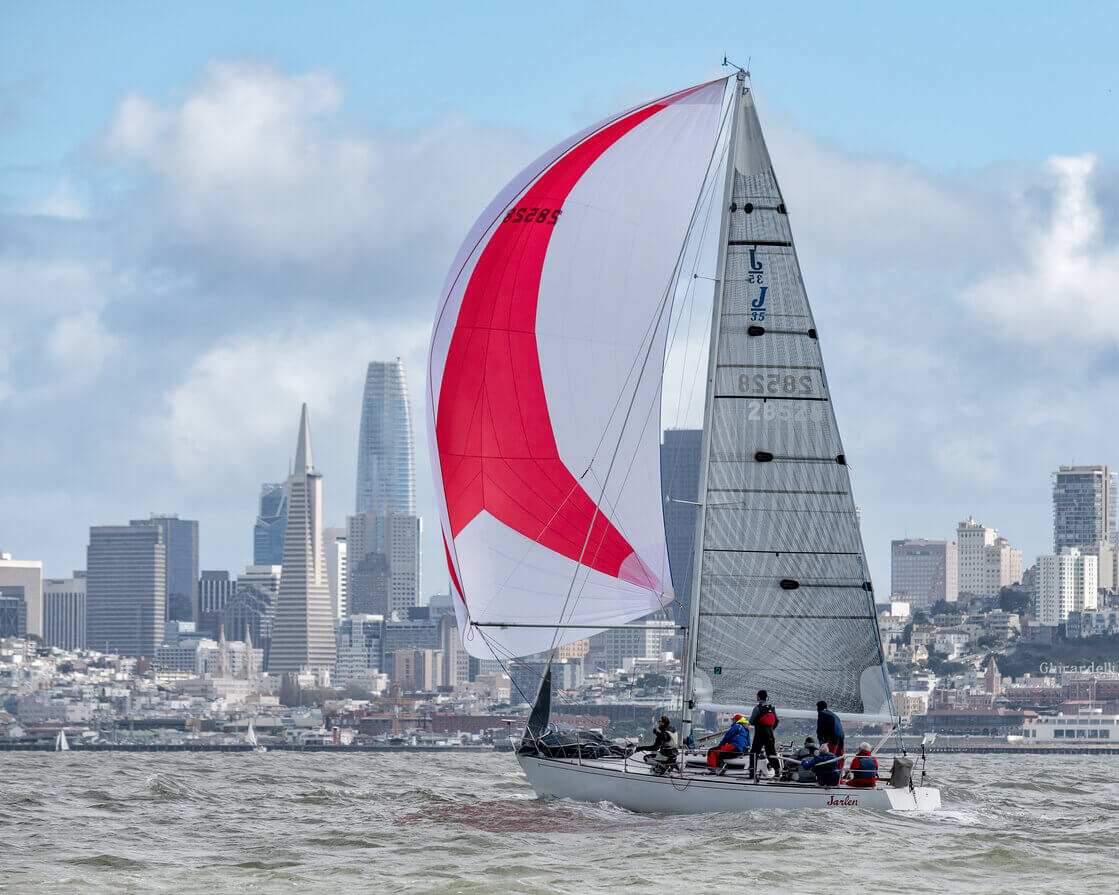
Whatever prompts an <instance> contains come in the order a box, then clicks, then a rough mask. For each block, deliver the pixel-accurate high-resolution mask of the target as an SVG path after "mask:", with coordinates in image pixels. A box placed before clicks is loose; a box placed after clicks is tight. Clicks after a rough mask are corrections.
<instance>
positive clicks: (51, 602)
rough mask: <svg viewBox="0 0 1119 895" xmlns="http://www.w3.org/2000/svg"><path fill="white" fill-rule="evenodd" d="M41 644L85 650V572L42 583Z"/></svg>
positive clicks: (48, 579)
mask: <svg viewBox="0 0 1119 895" xmlns="http://www.w3.org/2000/svg"><path fill="white" fill-rule="evenodd" d="M43 643H45V644H46V645H47V646H57V647H58V648H59V649H67V650H78V649H85V572H75V573H74V577H73V578H47V579H46V580H44V581H43Z"/></svg>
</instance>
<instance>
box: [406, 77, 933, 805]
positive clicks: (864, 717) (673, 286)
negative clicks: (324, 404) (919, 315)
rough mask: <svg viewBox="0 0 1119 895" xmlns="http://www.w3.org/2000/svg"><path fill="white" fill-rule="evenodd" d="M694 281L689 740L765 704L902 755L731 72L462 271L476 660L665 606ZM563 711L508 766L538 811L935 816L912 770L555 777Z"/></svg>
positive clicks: (494, 236)
mask: <svg viewBox="0 0 1119 895" xmlns="http://www.w3.org/2000/svg"><path fill="white" fill-rule="evenodd" d="M704 240H707V242H708V243H713V250H710V251H706V252H705V251H704V248H703V245H704ZM712 256H714V258H713V259H712ZM712 265H713V266H712ZM701 282H706V283H710V284H711V305H712V312H711V326H710V333H709V341H710V349H709V352H708V369H707V379H706V394H705V402H704V426H703V438H702V452H701V453H702V457H701V467H700V499H699V501H698V507H697V511H696V513H697V528H696V535H695V544H694V551H695V552H694V561H693V579H692V587H691V594H692V596H691V600H690V606H689V610H688V624H687V626H686V633H685V639H686V647H685V649H684V656H683V662H682V664H683V692H682V697H681V702H680V712H681V721H680V733H681V737H682V739H683V740H685V741H688V740H689V738H690V735H691V734H692V732H693V725H694V724H695V722H696V720H697V716H698V715H699V714H700V713H718V712H728V713H729V712H742V713H744V714H748V713H749V710H750V708H751V707H752V705H753V703H754V693H755V691H756V690H758V689H763V688H764V689H766V690H768V692H769V696H770V701H771V702H773V703H774V704H775V705H776V706H777V707H778V712H779V715H780V717H782V718H790V717H812V718H815V717H816V708H815V707H816V702H817V700H820V699H823V700H826V702H827V703H828V704H829V706H830V707H831V708H832V709H833V710H835V711H836V712H837V713H838V714H839V716H840V717H841V718H843V719H845V720H847V721H848V722H854V723H859V722H864V723H874V724H882V725H885V729H890V728H893V729H896V727H897V718H896V717H895V713H894V711H893V707H892V699H891V691H890V681H889V677H888V674H887V670H886V664H885V656H884V651H883V647H882V640H881V636H880V633H879V630H878V624H877V618H876V615H875V610H874V596H873V590H872V587H871V583H870V578H869V575H868V572H867V564H866V559H865V552H864V549H863V544H862V537H861V533H860V530H859V522H858V517H857V511H856V508H855V504H854V501H853V498H852V495H851V487H850V477H849V471H848V467H847V460H846V455H845V453H844V449H843V446H842V444H841V442H840V438H839V431H838V427H837V425H836V419H835V413H834V409H833V407H832V402H831V392H830V390H829V387H828V382H827V379H826V377H825V375H824V365H823V360H822V355H821V351H820V333H819V332H818V330H817V328H816V324H815V322H814V320H813V317H812V312H811V310H810V308H809V305H808V299H807V296H806V293H805V289H804V285H803V282H802V279H801V275H800V269H799V265H798V262H797V256H796V251H795V248H794V246H793V240H792V232H791V229H790V226H789V214H788V209H787V207H786V204H785V200H784V198H783V196H782V194H781V190H780V188H779V187H778V184H777V179H776V176H775V175H774V171H773V165H772V162H771V160H770V156H769V152H768V150H767V148H766V144H765V140H764V138H763V136H762V130H761V126H760V124H759V121H758V116H757V112H756V109H755V105H754V100H753V96H752V90H751V88H750V86H749V84H748V82H747V79H746V73H745V72H744V71H742V70H739V71H738V73H737V74H736V75H733V76H731V77H729V78H724V79H719V80H716V81H712V82H709V83H706V84H701V85H699V86H696V87H692V88H690V89H687V90H682V91H680V92H678V93H673V94H670V95H668V96H665V97H661V98H660V99H656V100H653V101H652V102H649V103H645V104H643V105H640V106H637V107H635V108H632V109H629V110H628V111H625V112H622V113H620V114H618V115H615V116H613V117H611V118H608V119H606V120H604V121H602V122H600V123H598V124H596V125H594V126H593V127H590V128H588V129H586V130H584V131H582V132H580V133H578V134H575V135H574V136H572V137H570V138H569V139H567V140H565V141H563V142H562V143H560V144H559V145H557V146H555V147H553V148H552V149H550V150H549V151H548V152H546V153H544V155H542V156H541V157H540V158H539V159H537V160H536V161H535V162H533V163H532V164H531V165H529V166H528V167H527V168H526V169H525V170H524V171H522V172H521V173H520V174H519V175H517V177H515V178H514V179H513V180H512V181H511V182H510V183H509V184H508V185H507V186H506V187H505V188H504V189H503V190H502V191H501V192H500V193H499V194H498V195H497V196H496V197H495V198H494V200H493V201H492V202H491V203H490V205H489V206H488V207H487V208H486V210H485V211H484V212H483V213H482V215H481V217H479V218H478V220H477V222H476V223H475V224H474V227H473V228H472V230H471V231H470V233H469V234H468V235H467V237H466V239H465V241H464V242H463V244H462V247H461V249H460V250H459V252H458V255H457V257H456V258H455V260H454V262H453V264H452V266H451V269H450V271H449V273H448V276H447V279H446V281H445V284H444V288H443V293H442V297H441V301H440V303H439V310H438V315H437V318H436V320H435V325H434V329H433V332H432V338H431V345H430V350H429V359H428V377H427V386H428V390H427V421H428V433H429V438H428V442H429V445H430V449H431V461H432V467H433V470H434V471H435V479H436V492H437V494H438V496H439V498H440V510H441V513H440V522H441V526H442V534H443V540H444V547H445V551H446V558H447V564H448V568H449V572H450V577H451V582H452V585H453V587H454V590H455V597H454V604H455V611H456V614H457V618H458V624H459V628H460V631H461V634H462V638H463V643H464V645H465V647H466V649H467V651H468V652H469V653H470V654H471V655H473V656H477V657H479V658H484V659H497V660H499V661H500V662H502V663H503V664H508V663H509V662H511V661H513V660H516V659H518V658H519V657H525V656H534V655H538V656H543V657H545V658H547V659H551V658H553V657H555V656H556V655H557V651H558V649H559V648H560V647H561V646H563V645H565V644H570V643H573V642H575V641H578V640H582V639H583V638H586V637H589V636H591V635H593V634H596V633H598V632H601V631H604V630H607V629H611V628H625V627H632V626H633V624H632V623H633V622H635V620H637V619H640V618H642V617H643V616H647V615H649V614H651V613H655V612H658V611H661V610H663V609H665V608H666V607H670V606H671V605H672V604H673V602H674V601H675V593H674V591H673V588H672V584H671V577H670V573H669V565H668V554H667V547H666V538H665V528H664V504H663V502H662V494H661V477H660V462H661V459H660V453H661V452H660V438H661V435H660V433H661V403H662V379H663V376H664V366H665V355H666V346H667V340H668V338H669V331H670V325H671V323H672V320H673V302H674V301H675V300H679V298H680V296H682V295H685V294H687V293H688V292H689V291H694V289H693V287H694V286H695V284H696V283H701ZM524 695H525V697H526V700H528V699H531V698H532V696H531V694H524ZM550 700H551V673H550V666H549V670H548V672H547V673H546V674H545V675H544V676H543V682H542V683H541V685H540V687H539V691H538V692H537V694H536V699H535V704H534V706H533V711H532V716H531V719H530V722H529V725H528V729H527V730H526V732H525V737H524V739H523V741H522V744H521V748H520V749H519V750H518V756H517V757H518V761H519V762H520V764H521V766H522V768H523V770H524V773H525V774H526V776H527V778H528V780H529V782H530V783H531V784H532V786H533V788H534V789H535V791H536V792H537V793H538V794H539V795H542V796H553V797H566V798H572V799H578V800H586V801H601V800H607V801H612V802H615V803H617V804H618V805H621V806H623V807H626V808H629V809H632V810H636V811H653V812H668V813H694V812H704V811H745V810H752V809H756V808H768V807H834V806H839V807H864V808H866V807H870V808H881V809H909V810H922V809H932V808H936V807H938V806H939V802H940V796H939V792H938V791H937V790H936V789H935V788H932V787H927V786H924V785H921V786H916V785H914V782H913V780H912V776H911V775H910V774H908V773H907V772H906V767H905V762H902V763H900V767H901V773H892V774H891V782H890V783H889V784H886V783H885V782H884V781H880V783H879V785H877V786H875V787H874V788H867V789H854V788H852V787H849V786H838V787H823V786H816V785H814V784H795V783H791V782H787V781H783V780H781V779H780V778H775V779H774V780H772V781H770V782H764V781H762V780H754V779H752V778H749V777H748V776H747V775H746V774H744V773H740V772H737V771H733V772H731V773H728V774H727V775H726V776H707V775H706V771H705V769H704V768H702V767H700V768H694V767H693V765H694V764H696V763H699V764H702V762H695V761H694V758H695V752H694V751H693V752H692V753H691V755H690V757H691V758H692V759H693V761H689V760H688V759H689V753H688V750H684V754H683V755H682V756H681V759H680V760H679V763H678V764H677V765H676V766H674V767H673V768H672V769H671V771H670V772H669V773H662V771H663V770H664V769H663V768H661V769H658V768H655V767H653V766H651V765H650V764H648V763H646V762H644V761H635V760H634V759H633V757H632V756H626V755H624V754H622V755H617V754H610V751H609V750H605V754H603V750H599V752H598V753H596V752H594V751H585V750H583V749H581V748H578V747H576V748H575V749H574V750H573V752H572V750H562V749H561V750H549V749H547V748H545V747H544V746H543V743H542V738H544V737H545V736H546V735H547V732H548V731H549V724H548V718H549V710H550V709H549V707H550ZM910 767H911V763H910ZM759 776H760V775H759ZM922 779H923V777H922Z"/></svg>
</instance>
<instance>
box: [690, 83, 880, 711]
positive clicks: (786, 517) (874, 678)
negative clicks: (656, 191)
mask: <svg viewBox="0 0 1119 895" xmlns="http://www.w3.org/2000/svg"><path fill="white" fill-rule="evenodd" d="M741 89H742V95H741V97H740V98H739V101H738V111H737V121H736V125H735V126H736V132H735V134H734V135H733V139H732V142H733V145H734V152H733V158H732V164H733V168H731V169H729V170H728V171H727V177H728V180H727V186H728V204H727V207H726V208H725V209H724V210H723V232H724V237H723V238H724V240H725V242H724V248H723V257H724V258H725V267H724V270H723V271H722V275H721V286H720V289H719V290H718V291H717V296H716V308H715V314H714V320H713V325H712V357H711V358H710V359H709V360H710V363H711V366H710V375H709V382H708V389H709V390H708V397H707V403H706V415H705V461H704V473H703V481H701V489H703V490H702V493H701V509H700V520H701V521H700V526H701V531H700V532H699V533H697V542H698V544H697V555H696V561H695V564H694V565H695V579H694V581H693V588H692V593H693V597H692V600H693V607H692V621H691V625H690V629H691V630H690V631H689V635H690V637H691V638H692V649H691V652H690V657H692V658H693V660H694V666H693V667H692V669H691V671H692V672H693V675H694V677H693V680H694V685H693V694H694V697H695V706H696V707H697V708H699V709H703V708H709V709H726V710H734V709H740V708H743V707H746V706H749V705H752V704H753V702H754V698H755V693H756V691H757V690H759V689H765V690H767V691H768V694H769V698H770V700H771V701H772V702H773V703H774V704H775V705H778V706H781V707H784V709H785V711H786V713H787V714H800V713H806V714H811V715H813V716H814V715H815V706H816V702H817V700H820V699H823V700H825V701H826V702H827V703H828V706H829V708H831V709H833V710H835V711H837V712H842V713H848V714H854V715H863V716H875V717H877V718H881V719H882V720H889V718H890V717H891V705H890V684H889V679H888V676H887V673H886V667H885V658H884V655H883V651H882V644H881V638H880V635H879V631H878V625H877V618H876V616H875V611H874V595H873V589H872V586H871V583H870V578H869V575H868V572H867V563H866V558H865V554H864V550H863V544H862V538H861V534H860V531H859V523H858V518H857V515H856V510H855V504H854V500H853V498H852V495H851V481H850V476H849V473H848V468H847V460H846V456H845V454H844V449H843V445H842V443H841V441H840V437H839V429H838V426H837V424H836V419H835V412H834V409H833V407H832V403H831V393H830V391H829V388H828V383H827V378H826V377H825V375H824V365H823V359H822V355H821V351H820V334H819V333H818V332H817V329H816V324H815V321H814V320H813V317H812V311H811V309H810V307H809V305H808V298H807V295H806V293H805V288H804V283H803V281H802V279H801V273H800V267H799V264H798V262H797V257H796V251H795V249H794V247H793V240H792V231H791V229H790V226H789V217H788V209H787V208H786V206H785V201H784V198H783V196H782V194H781V190H780V188H779V187H778V184H777V179H776V176H775V175H774V171H773V165H772V163H771V161H770V157H769V153H768V151H767V149H766V145H765V141H764V139H763V137H762V132H761V127H760V125H759V123H758V118H757V113H756V111H755V108H754V103H753V98H752V96H751V93H750V91H749V90H748V89H746V88H745V87H743V88H741Z"/></svg>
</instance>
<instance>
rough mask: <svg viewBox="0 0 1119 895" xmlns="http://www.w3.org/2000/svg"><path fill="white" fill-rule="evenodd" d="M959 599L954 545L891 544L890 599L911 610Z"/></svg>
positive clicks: (915, 541) (917, 541)
mask: <svg viewBox="0 0 1119 895" xmlns="http://www.w3.org/2000/svg"><path fill="white" fill-rule="evenodd" d="M958 595H959V577H958V566H957V553H956V545H955V544H954V543H953V542H952V541H929V540H925V539H924V538H906V539H904V540H900V541H891V542H890V599H891V600H904V601H906V602H908V603H909V604H910V606H911V607H912V608H913V609H914V610H918V609H928V608H929V607H931V606H932V605H933V604H934V603H936V602H937V601H938V600H947V601H948V602H950V603H952V602H955V601H956V599H957V597H958Z"/></svg>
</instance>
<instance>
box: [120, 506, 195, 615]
mask: <svg viewBox="0 0 1119 895" xmlns="http://www.w3.org/2000/svg"><path fill="white" fill-rule="evenodd" d="M145 521H147V522H148V523H150V524H152V525H158V526H159V528H160V531H162V532H163V544H164V546H165V547H166V548H167V620H168V621H193V622H197V621H198V522H197V521H195V520H194V519H180V518H179V517H178V516H177V515H169V516H160V515H156V514H154V513H153V514H152V516H151V518H150V519H148V520H136V521H134V522H132V523H131V524H132V525H143V524H144V522H145Z"/></svg>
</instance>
